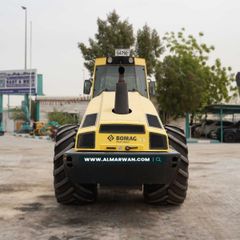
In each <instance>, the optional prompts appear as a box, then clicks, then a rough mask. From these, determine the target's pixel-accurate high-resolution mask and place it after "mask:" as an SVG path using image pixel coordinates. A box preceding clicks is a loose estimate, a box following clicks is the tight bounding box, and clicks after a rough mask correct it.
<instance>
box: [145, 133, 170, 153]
mask: <svg viewBox="0 0 240 240" xmlns="http://www.w3.org/2000/svg"><path fill="white" fill-rule="evenodd" d="M149 143H150V146H149V147H150V149H156V150H164V149H167V137H166V136H165V135H161V134H157V133H152V132H151V133H149Z"/></svg>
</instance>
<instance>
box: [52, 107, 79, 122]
mask: <svg viewBox="0 0 240 240" xmlns="http://www.w3.org/2000/svg"><path fill="white" fill-rule="evenodd" d="M48 120H49V121H54V122H57V123H59V124H60V125H64V124H77V123H78V122H79V119H78V116H77V114H71V113H67V112H61V111H57V110H54V111H53V112H50V113H48Z"/></svg>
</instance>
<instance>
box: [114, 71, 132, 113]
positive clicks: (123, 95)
mask: <svg viewBox="0 0 240 240" xmlns="http://www.w3.org/2000/svg"><path fill="white" fill-rule="evenodd" d="M118 72H119V80H118V82H117V84H116V93H115V107H114V113H116V114H128V113H129V106H128V90H127V83H126V82H125V80H124V72H125V68H124V67H122V66H121V67H119V69H118Z"/></svg>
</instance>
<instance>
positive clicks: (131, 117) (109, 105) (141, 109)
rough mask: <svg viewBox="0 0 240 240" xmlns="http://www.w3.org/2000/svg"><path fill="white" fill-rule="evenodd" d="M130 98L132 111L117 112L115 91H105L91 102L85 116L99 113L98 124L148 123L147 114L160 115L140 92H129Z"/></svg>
mask: <svg viewBox="0 0 240 240" xmlns="http://www.w3.org/2000/svg"><path fill="white" fill-rule="evenodd" d="M128 98H129V108H130V113H129V114H116V113H114V112H113V109H114V101H115V92H103V93H102V94H100V95H99V96H97V97H95V98H93V99H92V100H91V101H90V102H89V104H88V107H87V110H86V112H85V115H84V118H85V117H86V115H88V114H93V113H97V120H96V124H97V125H99V124H111V123H121V124H124V123H128V124H144V125H145V124H146V123H147V117H146V114H152V115H155V116H157V117H158V113H157V111H156V109H155V107H154V105H153V104H152V102H151V101H150V100H149V99H147V98H146V97H143V96H141V95H140V94H139V93H138V92H128ZM84 118H83V121H84ZM159 120H160V119H159ZM160 122H161V121H160Z"/></svg>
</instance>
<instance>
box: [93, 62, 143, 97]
mask: <svg viewBox="0 0 240 240" xmlns="http://www.w3.org/2000/svg"><path fill="white" fill-rule="evenodd" d="M123 67H124V68H125V73H124V80H125V81H126V83H127V87H128V91H130V92H131V91H138V92H139V93H140V94H141V95H143V96H145V97H147V86H146V77H145V69H144V66H126V65H124V66H123ZM118 68H119V65H104V66H98V67H96V74H95V75H96V76H95V83H94V89H93V95H94V96H97V95H99V94H100V93H101V92H102V91H115V89H116V83H117V82H118V79H119V73H118Z"/></svg>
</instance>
